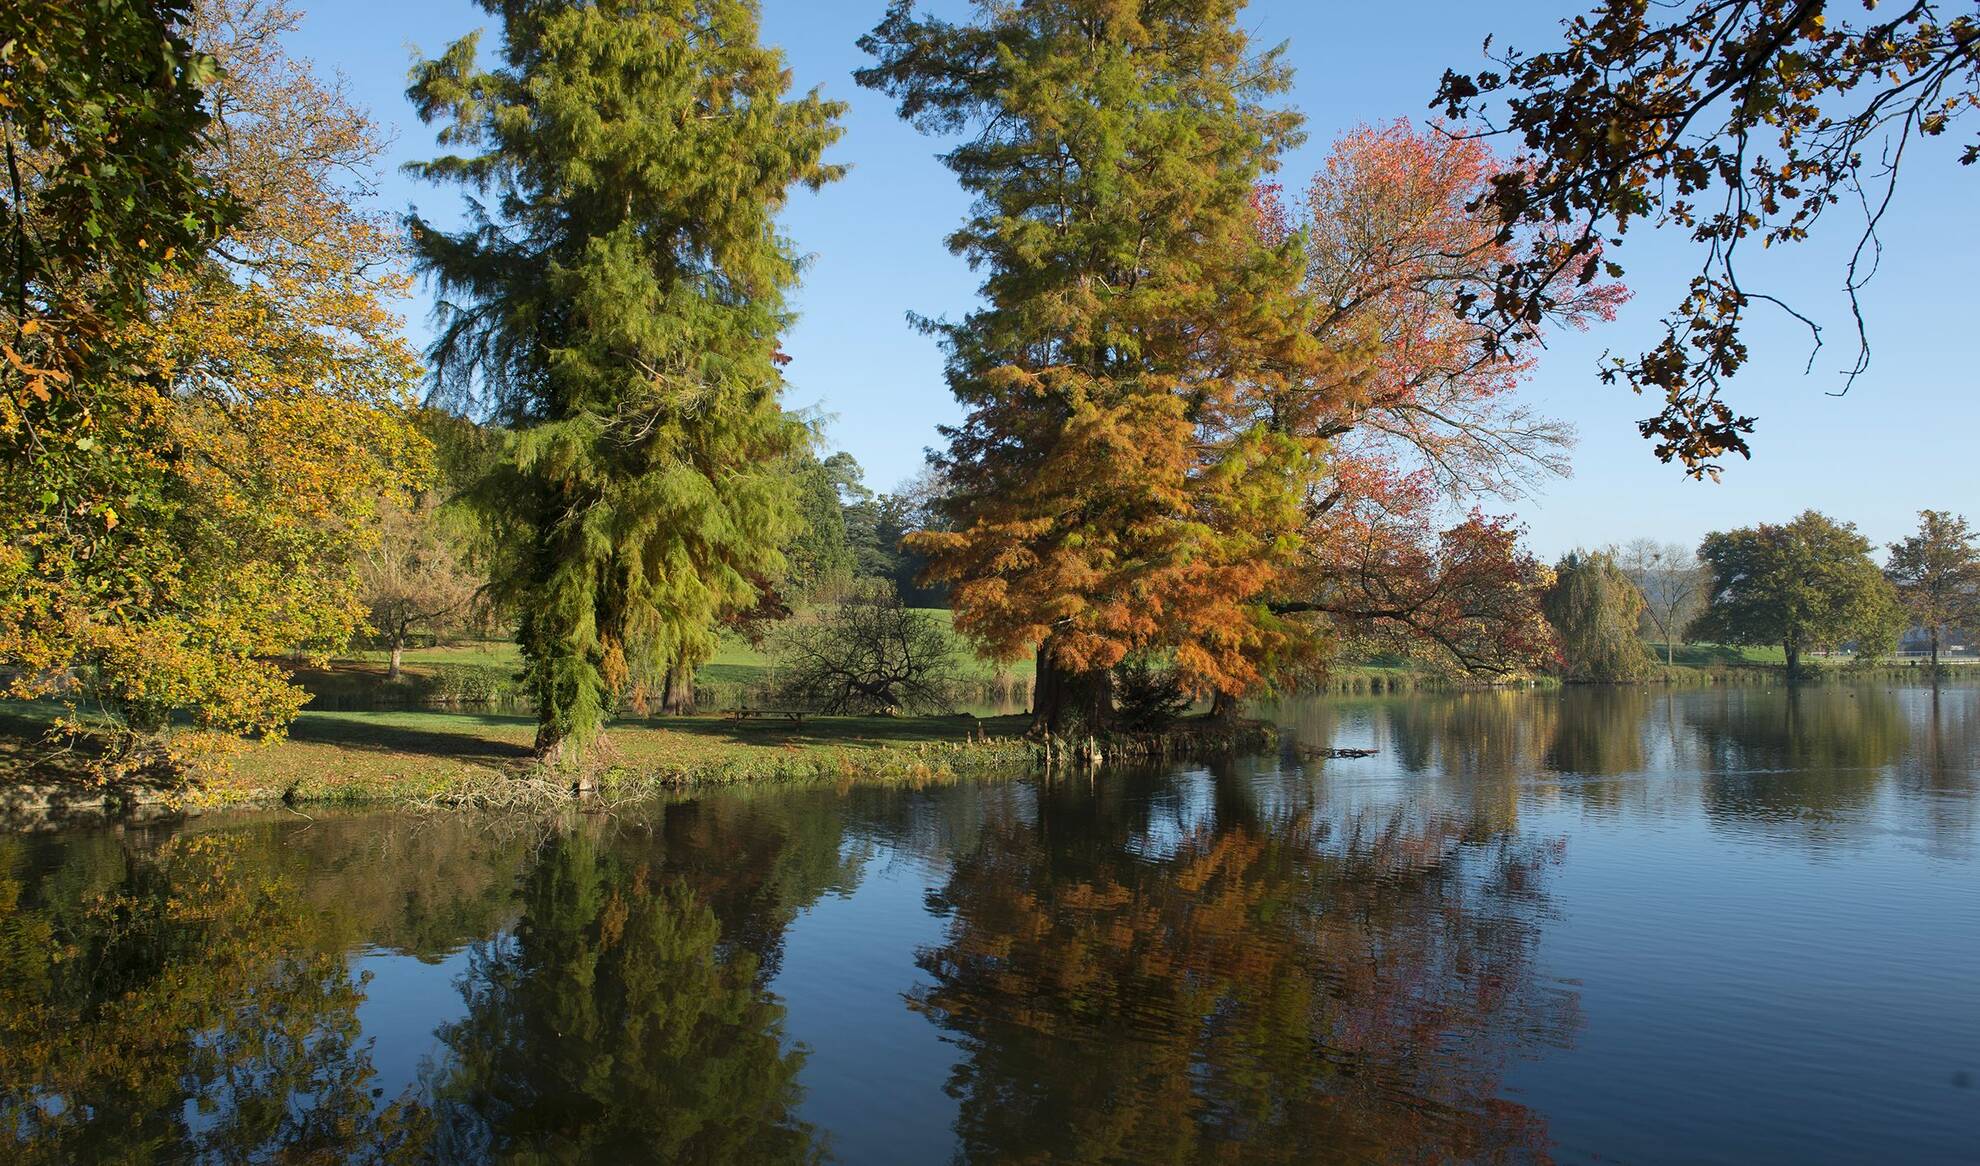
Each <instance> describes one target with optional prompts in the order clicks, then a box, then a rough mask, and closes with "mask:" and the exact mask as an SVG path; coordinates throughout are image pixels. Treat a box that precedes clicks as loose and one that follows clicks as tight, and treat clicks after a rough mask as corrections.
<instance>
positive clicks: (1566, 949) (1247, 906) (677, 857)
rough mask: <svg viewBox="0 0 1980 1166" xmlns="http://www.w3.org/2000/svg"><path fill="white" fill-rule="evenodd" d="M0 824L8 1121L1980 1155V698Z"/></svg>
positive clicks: (55, 1149)
mask: <svg viewBox="0 0 1980 1166" xmlns="http://www.w3.org/2000/svg"><path fill="white" fill-rule="evenodd" d="M1284 715H1285V718H1286V720H1287V721H1288V723H1290V724H1292V725H1293V726H1295V727H1296V730H1297V735H1298V737H1299V739H1300V740H1301V741H1302V742H1303V743H1305V744H1307V745H1343V746H1369V747H1374V748H1377V749H1379V750H1380V752H1379V753H1378V754H1377V755H1376V756H1374V757H1370V758H1366V759H1358V760H1325V761H1322V760H1301V759H1300V758H1299V757H1298V756H1297V755H1293V754H1289V755H1288V757H1287V759H1285V760H1281V759H1278V758H1260V759H1251V760H1242V761H1236V762H1231V763H1228V764H1218V765H1212V766H1208V767H1177V768H1173V769H1168V770H1160V771H1152V772H1107V773H1102V774H1101V775H1099V776H1097V777H1092V778H1085V777H1081V778H1062V779H1059V780H1055V781H1052V782H1041V781H1037V780H1029V779H1027V780H1017V781H1007V782H1001V783H984V784H967V785H960V786H948V787H942V788H930V789H925V790H918V791H913V790H900V789H893V790H884V789H878V790H876V789H850V790H846V791H833V790H810V791H802V792H781V793H779V792H757V793H754V794H745V795H722V796H710V797H703V798H700V799H697V800H693V801H683V802H678V803H673V804H668V805H662V806H656V807H653V808H652V809H651V810H650V811H646V812H641V813H638V814H633V815H625V816H621V817H618V818H599V817H594V818H589V819H586V820H584V821H582V822H580V823H577V824H575V825H571V826H568V827H566V828H563V829H549V828H542V827H538V826H531V825H525V824H524V823H521V822H517V821H514V820H491V819H479V818H466V817H437V818H423V819H422V818H413V817H405V816H394V815H375V816H362V817H343V818H333V817H325V816H321V815H319V816H318V819H317V820H316V821H313V822H311V821H305V820H303V819H301V818H297V817H294V816H289V815H282V816H281V817H279V818H274V817H271V818H262V819H255V820H245V821H244V820H241V819H229V820H224V821H222V820H212V821H207V822H200V823H195V824H191V825H188V826H186V827H183V828H178V829H171V828H146V829H136V828H133V829H129V830H126V831H122V832H117V831H109V830H105V831H99V832H90V833H72V834H66V835H44V836H31V837H14V838H7V839H4V840H0V1160H4V1161H8V1162H98V1161H119V1162H124V1161H134V1162H141V1161H179V1160H186V1159H197V1160H210V1161H216V1162H217V1161H230V1162H231V1161H338V1160H343V1159H357V1160H379V1159H382V1160H408V1161H419V1160H434V1159H438V1160H441V1161H462V1162H469V1161H481V1160H511V1161H516V1160H521V1161H545V1162H579V1161H584V1162H642V1161H661V1162H665V1161H679V1162H754V1161H783V1160H804V1159H817V1158H831V1159H837V1160H842V1161H848V1162H941V1161H949V1160H960V1161H972V1162H973V1161H985V1162H988V1161H999V1162H1001V1161H1024V1162H1103V1161H1110V1162H1134V1163H1141V1162H1185V1161H1199V1160H1217V1161H1223V1160H1230V1161H1268V1162H1269V1161H1284V1162H1295V1161H1297V1162H1308V1161H1362V1162H1461V1161H1494V1162H1496V1161H1506V1162H1533V1161H1546V1160H1555V1161H1573V1162H1580V1161H1590V1162H1592V1161H1600V1162H1667V1161H1683V1162H1727V1163H1770V1162H1777V1163H1813V1162H1870V1161H1875V1162H1904V1163H1929V1162H1973V1161H1976V1160H1980V862H1976V858H1980V835H1977V834H1976V827H1980V797H1976V790H1980V778H1976V773H1975V767H1976V763H1980V691H1976V690H1973V689H1948V690H1947V691H1946V692H1944V693H1943V694H1941V695H1940V696H1938V697H1936V698H1935V697H1934V696H1933V695H1932V694H1931V693H1930V692H1929V691H1925V690H1910V689H1906V690H1890V689H1885V688H1855V689H1849V688H1825V689H1819V690H1812V691H1807V692H1803V693H1800V694H1798V695H1795V696H1792V697H1790V696H1789V695H1787V694H1785V693H1782V692H1779V691H1774V692H1766V691H1760V690H1730V691H1704V692H1684V693H1676V694H1665V693H1651V692H1638V691H1614V692H1612V691H1582V692H1572V693H1568V694H1565V695H1522V694H1510V693H1492V694H1479V695H1471V696H1462V697H1448V698H1396V699H1371V700H1337V701H1331V702H1324V703H1322V702H1315V703H1311V704H1306V705H1302V706H1299V707H1296V708H1289V709H1286V710H1284Z"/></svg>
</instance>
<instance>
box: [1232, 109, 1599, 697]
mask: <svg viewBox="0 0 1980 1166" xmlns="http://www.w3.org/2000/svg"><path fill="white" fill-rule="evenodd" d="M1499 170H1500V163H1499V161H1498V160H1497V159H1496V158H1495V157H1494V156H1493V154H1492V152H1491V150H1490V149H1489V148H1488V147H1487V146H1486V145H1485V144H1483V143H1481V142H1478V141H1473V140H1467V139H1464V138H1456V137H1452V136H1451V135H1449V134H1447V133H1445V132H1443V131H1442V130H1441V129H1439V128H1437V127H1431V128H1428V129H1417V128H1415V127H1413V126H1411V125H1410V124H1409V123H1408V122H1406V121H1396V122H1391V123H1387V124H1384V125H1379V126H1364V127H1360V128H1357V129H1355V130H1352V131H1350V132H1349V133H1347V134H1345V135H1343V136H1342V137H1341V138H1340V139H1339V140H1338V141H1337V142H1335V144H1334V147H1333V149H1332V151H1331V152H1330V154H1329V156H1328V158H1327V160H1326V162H1325V164H1324V165H1323V166H1322V168H1321V169H1320V170H1319V171H1318V172H1317V173H1316V174H1314V176H1313V177H1312V179H1311V180H1310V181H1309V182H1308V183H1307V184H1306V186H1305V188H1304V189H1303V190H1302V191H1301V192H1300V193H1299V196H1298V197H1297V198H1295V199H1291V200H1289V199H1288V198H1287V197H1286V196H1285V195H1284V193H1283V192H1282V191H1281V190H1279V189H1278V188H1276V187H1266V188H1264V189H1262V190H1261V191H1260V193H1259V199H1258V204H1259V217H1260V225H1259V229H1260V230H1261V231H1262V232H1264V233H1265V235H1266V237H1267V238H1268V239H1291V240H1294V241H1296V242H1297V244H1298V245H1299V247H1300V248H1301V251H1302V254H1303V256H1304V265H1303V271H1302V292H1303V294H1304V296H1305V297H1306V299H1307V302H1308V304H1309V305H1310V312H1311V315H1310V318H1309V323H1308V327H1309V328H1310V330H1311V334H1312V336H1313V338H1314V340H1315V341H1316V342H1317V343H1318V344H1319V345H1320V346H1321V348H1322V349H1323V350H1324V351H1325V352H1327V353H1329V354H1331V356H1332V358H1333V359H1331V360H1330V361H1326V362H1321V363H1319V364H1317V365H1315V366H1314V370H1315V371H1316V372H1317V373H1318V374H1319V375H1308V376H1303V377H1299V378H1293V379H1289V380H1287V381H1286V382H1284V383H1282V384H1279V385H1273V384H1271V383H1269V382H1267V383H1261V384H1260V385H1259V386H1257V387H1256V391H1255V392H1254V393H1253V395H1252V397H1251V401H1252V404H1253V406H1254V407H1255V408H1256V409H1258V410H1259V415H1260V416H1261V417H1262V418H1263V419H1264V420H1265V421H1266V423H1267V424H1270V425H1272V426H1275V427H1280V428H1284V429H1286V430H1288V431H1290V432H1292V433H1295V434H1299V435H1302V436H1305V437H1309V438H1312V439H1316V440H1320V441H1324V442H1325V443H1326V457H1325V459H1324V463H1323V466H1322V471H1323V472H1322V473H1320V474H1319V475H1317V476H1316V477H1315V478H1314V479H1313V480H1312V481H1311V482H1310V483H1309V485H1308V497H1307V501H1306V504H1305V508H1304V514H1303V521H1302V526H1301V529H1300V531H1299V535H1300V538H1301V540H1302V543H1303V546H1302V550H1301V554H1300V556H1299V559H1298V562H1297V566H1296V568H1295V569H1294V570H1293V571H1292V572H1290V573H1289V574H1288V575H1287V576H1286V577H1285V578H1284V579H1283V580H1282V581H1281V582H1280V583H1279V584H1278V585H1277V587H1276V588H1275V592H1276V594H1275V596H1274V600H1273V603H1272V609H1273V610H1274V611H1275V612H1278V613H1281V614H1285V615H1293V614H1296V613H1302V618H1305V619H1308V620H1312V621H1314V622H1315V624H1316V631H1318V632H1323V633H1327V634H1330V635H1331V636H1332V638H1333V642H1334V647H1333V648H1331V649H1329V648H1327V647H1325V646H1324V644H1323V645H1321V646H1320V647H1319V650H1318V651H1317V652H1316V651H1315V650H1313V648H1312V647H1311V646H1309V648H1308V650H1307V651H1305V652H1303V653H1301V652H1295V653H1288V654H1287V656H1286V661H1287V662H1288V663H1292V664H1294V665H1296V667H1294V668H1292V669H1291V670H1288V669H1286V668H1285V667H1283V666H1281V667H1280V668H1278V669H1277V671H1278V672H1279V673H1280V674H1281V678H1282V679H1291V680H1297V679H1299V678H1300V674H1301V672H1302V671H1303V670H1305V669H1309V668H1313V667H1324V666H1325V663H1326V661H1327V659H1328V658H1329V655H1330V653H1331V652H1339V651H1346V652H1353V653H1362V654H1365V653H1368V652H1384V653H1402V654H1406V655H1409V656H1413V657H1418V658H1422V659H1425V660H1428V661H1431V662H1434V663H1435V664H1437V665H1438V666H1440V667H1443V668H1447V669H1450V670H1453V671H1459V672H1463V673H1469V674H1473V675H1481V676H1495V677H1503V676H1507V675H1513V674H1517V673H1520V672H1524V671H1527V670H1530V669H1532V668H1534V667H1536V666H1537V665H1539V664H1540V663H1541V662H1543V661H1544V660H1545V659H1546V658H1548V657H1549V656H1551V654H1552V651H1553V637H1552V634H1551V632H1550V631H1549V630H1548V629H1547V626H1546V623H1545V621H1544V620H1543V619H1542V618H1541V616H1540V613H1539V600H1540V595H1541V592H1542V590H1543V589H1544V587H1545V584H1546V576H1547V572H1546V570H1545V568H1544V567H1543V566H1542V565H1541V564H1540V563H1538V562H1537V561H1536V560H1534V559H1533V557H1532V556H1531V555H1530V554H1528V553H1527V552H1526V551H1525V550H1524V549H1522V548H1521V547H1520V546H1519V542H1518V534H1519V531H1518V529H1517V527H1515V526H1514V525H1513V524H1512V523H1510V522H1508V521H1506V520H1503V519H1495V518H1491V517H1488V516H1486V515H1484V514H1483V513H1482V512H1479V511H1477V510H1474V511H1473V512H1472V513H1471V514H1469V515H1463V514H1453V513H1452V511H1454V510H1457V509H1458V507H1459V505H1462V504H1463V503H1464V501H1465V500H1468V499H1475V498H1478V497H1481V496H1485V497H1500V498H1505V497H1510V496H1515V495H1517V494H1519V493H1520V492H1522V491H1523V490H1524V489H1525V488H1526V487H1527V486H1528V485H1530V484H1531V483H1532V482H1533V481H1535V480H1536V479H1539V478H1544V477H1548V476H1551V475H1555V474H1559V473H1563V472H1565V468H1566V466H1565V454H1566V449H1567V446H1568V444H1569V442H1570V440H1571V438H1572V434H1571V433H1570V432H1569V431H1568V430H1567V429H1566V428H1565V427H1564V426H1561V425H1560V424H1558V423H1557V422H1554V421H1551V420H1549V419H1547V418H1545V417H1542V416H1539V415H1537V414H1535V413H1534V412H1532V411H1531V409H1530V408H1528V407H1526V406H1524V405H1523V404H1521V403H1520V402H1519V401H1518V399H1517V396H1516V390H1517V389H1518V386H1519V385H1520V383H1521V382H1522V381H1523V380H1524V379H1525V378H1526V377H1527V375H1528V374H1529V373H1530V372H1531V371H1532V368H1533V365H1534V362H1535V360H1536V359H1537V355H1538V353H1537V346H1536V345H1535V344H1534V343H1531V342H1529V343H1526V344H1521V345H1511V344H1506V343H1502V342H1500V340H1499V338H1498V337H1497V336H1496V334H1495V333H1494V332H1493V331H1492V329H1490V328H1489V327H1487V326H1486V325H1484V324H1482V323H1480V322H1479V321H1478V320H1476V319H1473V318H1471V317H1470V316H1469V315H1468V314H1467V313H1465V312H1464V311H1463V310H1462V309H1461V308H1460V307H1459V304H1460V302H1461V301H1462V300H1463V299H1465V298H1466V297H1469V296H1476V295H1479V294H1481V293H1482V292H1483V290H1484V289H1486V288H1488V287H1489V286H1490V284H1491V281H1492V280H1493V278H1494V277H1495V276H1496V274H1497V272H1498V271H1499V270H1500V269H1501V268H1502V267H1503V266H1504V265H1505V264H1506V263H1508V262H1510V261H1511V260H1512V259H1513V258H1514V257H1515V256H1516V255H1517V253H1518V247H1519V244H1520V242H1521V239H1522V237H1523V235H1522V234H1520V233H1515V234H1513V235H1511V236H1508V235H1506V234H1505V233H1503V232H1501V231H1500V230H1499V228H1498V226H1497V224H1495V223H1494V222H1492V221H1491V220H1490V219H1488V218H1486V217H1483V216H1481V215H1479V214H1478V213H1477V211H1476V209H1475V207H1474V204H1475V203H1476V201H1477V200H1478V198H1479V197H1480V195H1481V194H1483V193H1484V192H1485V191H1487V190H1489V189H1490V186H1491V182H1492V180H1493V178H1494V176H1495V175H1496V174H1497V173H1498V172H1499ZM1543 230H1544V228H1539V227H1533V228H1523V231H1534V232H1540V231H1543ZM1625 298H1626V292H1625V291H1624V289H1622V288H1621V287H1620V286H1618V285H1616V284H1613V283H1609V282H1606V281H1601V280H1597V281H1594V282H1591V283H1590V284H1588V285H1586V286H1583V287H1579V288H1575V289H1571V290H1563V291H1562V293H1561V294H1560V295H1559V297H1558V298H1557V299H1556V300H1555V301H1554V302H1553V303H1552V305H1551V307H1550V316H1549V317H1548V319H1547V321H1546V322H1547V323H1550V324H1551V325H1553V326H1556V327H1564V328H1582V327H1586V326H1588V325H1589V324H1590V323H1592V322H1594V321H1598V320H1603V319H1608V318H1610V317H1612V316H1613V315H1614V313H1615V310H1616V308H1617V306H1618V305H1619V304H1620V303H1622V302H1623V300H1624V299H1625ZM1537 335H1538V334H1537V333H1536V336H1535V338H1536V339H1537Z"/></svg>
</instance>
